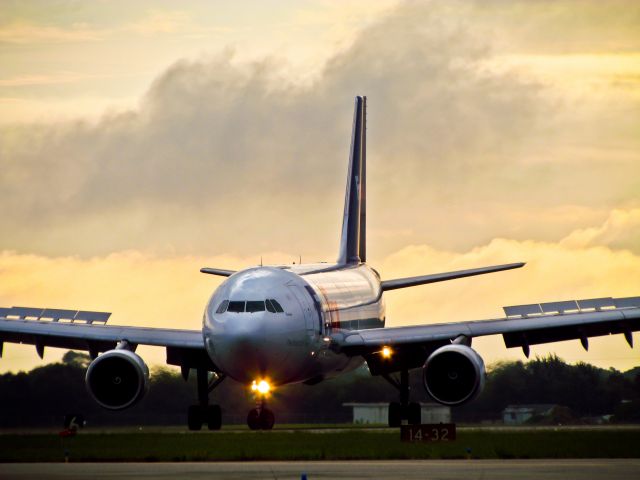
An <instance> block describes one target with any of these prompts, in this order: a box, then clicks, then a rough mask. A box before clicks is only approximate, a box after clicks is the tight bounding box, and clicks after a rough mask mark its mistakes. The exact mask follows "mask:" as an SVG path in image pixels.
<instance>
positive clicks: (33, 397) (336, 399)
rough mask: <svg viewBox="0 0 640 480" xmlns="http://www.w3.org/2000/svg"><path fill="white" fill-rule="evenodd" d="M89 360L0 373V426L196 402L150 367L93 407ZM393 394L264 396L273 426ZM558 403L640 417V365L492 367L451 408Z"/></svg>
mask: <svg viewBox="0 0 640 480" xmlns="http://www.w3.org/2000/svg"><path fill="white" fill-rule="evenodd" d="M88 362H89V359H88V357H87V356H86V355H84V354H79V353H75V352H68V353H67V354H65V356H64V358H63V362H62V363H55V364H50V365H46V366H44V367H39V368H36V369H34V370H32V371H30V372H20V373H18V374H12V373H7V374H4V375H1V376H0V426H1V427H19V426H52V425H58V424H59V425H61V424H62V418H63V417H64V415H65V414H67V413H81V414H83V415H84V416H85V418H86V419H87V421H88V423H89V425H153V424H161V425H162V424H164V425H170V424H184V423H185V422H186V409H187V406H188V405H190V404H192V403H195V399H196V387H195V378H194V377H195V375H191V378H190V379H189V381H188V382H185V381H184V380H183V379H182V377H181V376H180V375H179V373H178V372H177V371H174V370H168V369H164V368H159V369H155V370H154V371H153V373H152V376H151V386H150V389H149V392H148V394H147V395H146V397H145V398H144V399H143V400H142V401H141V402H140V403H139V404H138V405H136V406H135V407H133V408H131V409H128V410H125V411H123V412H109V411H106V410H104V409H102V408H100V407H99V406H97V405H96V404H95V403H94V402H93V401H92V400H91V398H90V396H89V394H88V393H87V391H86V388H85V384H84V374H85V370H86V367H87V364H88ZM411 383H412V394H411V397H412V400H414V401H422V402H425V401H428V397H427V394H426V393H425V390H424V388H423V386H422V379H421V370H415V371H413V372H411ZM212 400H213V401H214V402H215V403H218V404H220V405H221V407H222V410H223V421H224V422H225V423H227V424H229V423H244V420H245V418H246V414H247V412H248V410H249V409H250V408H251V407H252V406H253V399H252V396H251V394H250V392H249V391H248V389H247V388H246V387H244V386H242V385H240V384H238V383H236V382H234V381H232V380H227V381H225V382H223V383H222V385H220V387H218V388H217V389H216V390H215V391H214V392H213V394H212ZM396 400H397V393H396V391H395V389H394V388H393V387H391V386H390V385H389V384H388V383H387V382H386V381H385V380H384V379H382V378H380V377H371V376H370V375H369V373H368V371H367V370H366V368H361V369H358V370H357V371H355V372H352V373H350V374H346V375H343V376H341V377H338V378H335V379H332V380H328V381H326V382H324V383H321V384H320V385H316V386H313V387H310V386H306V385H290V386H286V387H283V388H280V389H278V390H277V391H276V392H275V394H274V395H273V396H272V398H271V399H270V408H272V409H273V410H274V411H275V412H276V416H277V417H276V418H277V421H278V422H279V423H291V422H295V423H319V422H327V423H328V422H331V423H333V422H349V421H350V420H351V411H350V409H349V408H346V407H343V406H342V404H343V403H347V402H390V401H396ZM539 403H544V404H556V405H560V406H562V407H566V408H564V409H563V412H564V417H563V419H564V421H565V422H566V421H575V422H580V421H581V419H583V418H585V417H595V416H600V415H606V414H613V415H614V416H613V418H612V421H616V422H640V367H636V368H635V369H633V370H629V371H628V372H625V373H621V372H619V371H617V370H614V369H609V370H604V369H600V368H597V367H594V366H592V365H589V364H585V363H580V364H577V365H568V364H566V363H564V362H563V361H562V360H560V359H559V358H558V357H555V356H550V357H546V358H537V359H535V360H531V361H529V362H526V363H523V362H508V363H499V364H497V365H494V366H493V367H492V368H491V369H490V371H489V375H488V377H487V383H486V387H485V389H484V391H483V393H482V394H481V395H480V396H479V397H478V398H477V399H476V400H474V401H473V402H471V403H470V404H468V405H465V406H463V407H458V408H454V409H452V413H453V417H454V420H455V421H461V422H480V421H484V420H499V419H500V418H501V414H502V410H503V409H504V408H505V407H506V406H507V405H511V404H539Z"/></svg>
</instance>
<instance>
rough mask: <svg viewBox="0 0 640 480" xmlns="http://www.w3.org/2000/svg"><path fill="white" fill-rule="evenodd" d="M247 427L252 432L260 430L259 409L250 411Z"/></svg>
mask: <svg viewBox="0 0 640 480" xmlns="http://www.w3.org/2000/svg"><path fill="white" fill-rule="evenodd" d="M247 425H248V426H249V428H250V429H251V430H260V412H259V411H258V409H257V408H252V409H251V410H249V414H248V415H247Z"/></svg>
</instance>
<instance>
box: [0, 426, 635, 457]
mask: <svg viewBox="0 0 640 480" xmlns="http://www.w3.org/2000/svg"><path fill="white" fill-rule="evenodd" d="M639 446H640V429H620V430H618V429H590V430H563V429H559V430H557V431H554V430H550V429H549V430H522V431H514V430H484V429H469V430H466V429H465V430H460V431H459V432H458V439H457V440H456V441H454V442H449V443H424V444H408V443H402V442H400V435H399V432H398V431H397V430H351V429H349V430H344V431H331V430H329V431H327V432H321V433H312V432H309V431H302V430H292V431H286V432H283V431H277V430H274V431H271V432H250V431H247V430H245V431H240V430H239V431H235V432H229V431H224V430H223V431H221V432H201V433H190V432H181V433H173V432H172V433H162V434H159V433H89V432H86V431H85V432H81V433H79V434H78V435H77V436H76V437H74V438H67V439H64V440H63V439H61V438H60V437H58V436H57V435H54V434H4V435H0V462H61V461H64V454H65V450H66V451H68V453H69V458H70V461H74V462H91V461H99V462H109V461H114V462H115V461H150V462H155V461H234V460H235V461H238V460H369V459H378V460H390V459H437V458H440V459H455V458H484V459H496V458H640V448H639Z"/></svg>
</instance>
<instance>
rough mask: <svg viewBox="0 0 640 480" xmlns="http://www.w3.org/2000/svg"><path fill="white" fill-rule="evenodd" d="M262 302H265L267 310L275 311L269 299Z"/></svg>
mask: <svg viewBox="0 0 640 480" xmlns="http://www.w3.org/2000/svg"><path fill="white" fill-rule="evenodd" d="M264 303H266V304H267V312H271V313H276V308H275V307H274V306H273V304H272V303H271V300H265V302H264Z"/></svg>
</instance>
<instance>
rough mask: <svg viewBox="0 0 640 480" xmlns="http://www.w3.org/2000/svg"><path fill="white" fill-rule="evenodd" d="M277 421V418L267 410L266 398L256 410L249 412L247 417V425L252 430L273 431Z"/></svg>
mask: <svg viewBox="0 0 640 480" xmlns="http://www.w3.org/2000/svg"><path fill="white" fill-rule="evenodd" d="M275 421H276V417H275V415H274V414H273V412H272V411H271V410H269V409H268V408H267V406H266V401H265V399H264V398H262V399H260V400H259V401H258V402H257V404H256V408H252V409H251V410H249V415H247V425H249V428H250V429H251V430H271V429H272V428H273V424H274V423H275Z"/></svg>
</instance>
